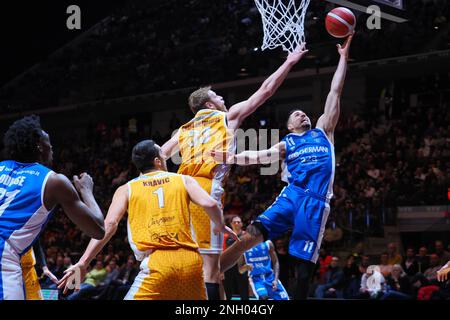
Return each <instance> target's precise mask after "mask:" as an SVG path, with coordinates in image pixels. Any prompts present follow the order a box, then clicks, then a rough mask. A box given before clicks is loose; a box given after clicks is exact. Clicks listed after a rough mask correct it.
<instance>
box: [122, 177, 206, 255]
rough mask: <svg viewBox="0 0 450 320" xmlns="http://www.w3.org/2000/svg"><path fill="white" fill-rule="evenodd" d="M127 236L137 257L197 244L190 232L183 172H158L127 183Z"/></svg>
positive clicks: (193, 247) (187, 196)
mask: <svg viewBox="0 0 450 320" xmlns="http://www.w3.org/2000/svg"><path fill="white" fill-rule="evenodd" d="M128 192H129V201H128V239H129V241H130V245H131V248H132V249H133V251H134V253H135V255H136V258H137V259H138V260H142V259H143V257H145V255H146V254H147V253H150V252H151V251H152V250H156V249H170V248H190V249H197V248H198V245H197V243H196V242H195V241H194V240H193V238H192V235H191V216H190V211H189V202H190V199H189V195H188V192H187V190H186V188H185V185H184V180H183V176H182V175H180V174H175V173H169V172H164V171H156V172H152V173H148V174H145V175H141V176H140V177H138V178H136V179H134V180H131V181H129V182H128Z"/></svg>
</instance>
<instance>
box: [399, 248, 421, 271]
mask: <svg viewBox="0 0 450 320" xmlns="http://www.w3.org/2000/svg"><path fill="white" fill-rule="evenodd" d="M401 266H402V268H403V270H404V271H405V273H406V275H407V276H408V277H413V276H414V275H415V274H416V273H417V272H419V264H418V262H417V260H416V254H415V252H414V249H413V248H408V249H406V259H405V260H404V261H403V262H402V264H401Z"/></svg>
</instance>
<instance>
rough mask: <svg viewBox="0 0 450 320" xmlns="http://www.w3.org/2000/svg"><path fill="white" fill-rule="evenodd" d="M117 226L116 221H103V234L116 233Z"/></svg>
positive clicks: (110, 234)
mask: <svg viewBox="0 0 450 320" xmlns="http://www.w3.org/2000/svg"><path fill="white" fill-rule="evenodd" d="M117 228H118V223H117V222H116V221H105V235H106V236H112V235H113V234H114V233H116V231H117Z"/></svg>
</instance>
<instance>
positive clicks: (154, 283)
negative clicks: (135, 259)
mask: <svg viewBox="0 0 450 320" xmlns="http://www.w3.org/2000/svg"><path fill="white" fill-rule="evenodd" d="M202 267H203V262H202V257H201V255H200V254H199V253H198V251H196V250H189V249H183V248H179V249H159V250H155V251H154V252H153V253H152V254H150V255H149V256H148V257H146V258H145V259H144V260H142V263H141V271H140V272H139V274H138V275H137V277H136V279H135V280H134V282H133V284H132V286H131V288H130V290H129V291H128V293H127V295H126V296H125V300H206V287H205V282H204V279H203V270H202Z"/></svg>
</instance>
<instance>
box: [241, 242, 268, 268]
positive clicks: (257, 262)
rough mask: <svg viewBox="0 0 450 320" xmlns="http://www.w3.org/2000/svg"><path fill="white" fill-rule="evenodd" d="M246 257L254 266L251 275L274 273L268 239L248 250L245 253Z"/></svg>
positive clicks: (247, 261)
mask: <svg viewBox="0 0 450 320" xmlns="http://www.w3.org/2000/svg"><path fill="white" fill-rule="evenodd" d="M244 257H245V261H246V263H247V264H250V265H252V267H253V269H252V271H250V276H258V275H262V274H266V275H267V274H271V273H273V270H272V261H271V260H270V255H269V244H268V243H267V241H265V242H261V243H260V244H258V245H256V246H254V247H253V248H251V249H250V250H247V251H246V252H245V253H244Z"/></svg>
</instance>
